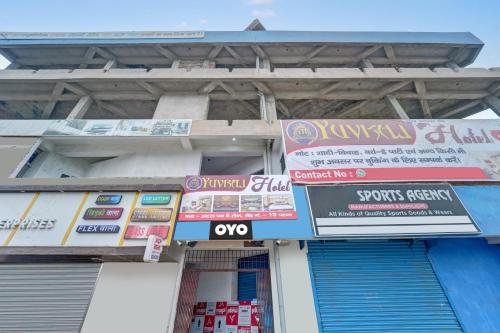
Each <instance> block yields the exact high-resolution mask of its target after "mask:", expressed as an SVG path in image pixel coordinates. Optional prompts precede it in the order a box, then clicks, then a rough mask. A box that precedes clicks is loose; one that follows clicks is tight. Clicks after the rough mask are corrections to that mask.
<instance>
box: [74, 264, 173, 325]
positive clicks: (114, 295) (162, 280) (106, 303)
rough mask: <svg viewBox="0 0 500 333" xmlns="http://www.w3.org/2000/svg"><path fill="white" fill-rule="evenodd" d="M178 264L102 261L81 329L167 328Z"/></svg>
mask: <svg viewBox="0 0 500 333" xmlns="http://www.w3.org/2000/svg"><path fill="white" fill-rule="evenodd" d="M179 267H180V265H179V264H177V263H157V264H146V263H104V264H103V266H102V269H101V272H100V274H99V278H98V280H97V285H96V288H95V291H94V295H93V297H92V300H91V302H90V306H89V309H88V312H87V316H86V317H85V321H84V323H83V327H82V331H81V332H82V333H96V332H120V333H137V332H148V333H165V332H167V330H168V326H169V320H170V311H171V309H172V304H173V303H174V297H175V292H174V291H175V285H176V281H177V275H178V274H179Z"/></svg>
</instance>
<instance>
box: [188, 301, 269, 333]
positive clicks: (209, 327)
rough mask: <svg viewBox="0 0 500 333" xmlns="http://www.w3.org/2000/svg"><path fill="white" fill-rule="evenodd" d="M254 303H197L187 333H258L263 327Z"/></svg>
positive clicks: (260, 308)
mask: <svg viewBox="0 0 500 333" xmlns="http://www.w3.org/2000/svg"><path fill="white" fill-rule="evenodd" d="M261 317H262V307H261V305H260V304H259V303H258V302H256V301H219V302H198V303H197V304H195V306H194V310H193V317H192V319H191V326H190V328H189V333H258V332H263V331H264V327H263V323H262V322H261V320H260V318H261Z"/></svg>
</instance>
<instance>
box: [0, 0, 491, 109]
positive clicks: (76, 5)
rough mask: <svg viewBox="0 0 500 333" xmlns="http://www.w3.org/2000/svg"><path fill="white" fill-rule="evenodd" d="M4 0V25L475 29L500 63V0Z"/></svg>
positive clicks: (483, 59) (483, 56) (484, 56)
mask: <svg viewBox="0 0 500 333" xmlns="http://www.w3.org/2000/svg"><path fill="white" fill-rule="evenodd" d="M0 1H1V5H0V31H123V30H125V31H141V30H146V31H148V30H154V31H157V30H166V31H171V30H243V29H244V28H245V27H246V26H247V25H248V24H249V23H250V22H251V21H252V20H253V19H254V18H258V19H259V20H261V22H262V23H263V24H264V26H265V27H266V28H267V30H320V31H321V30H326V31H469V32H472V33H473V34H475V35H476V36H477V37H479V38H480V39H481V40H482V41H483V42H484V44H485V46H484V48H483V50H482V51H481V53H480V55H479V57H478V58H477V60H476V61H475V63H474V64H473V65H471V66H470V67H500V19H499V13H500V1H497V0H467V1H465V0H411V1H409V0H309V1H302V0H182V1H179V0H140V1H138V0H16V1H7V0H0ZM6 64H8V63H7V62H6V61H5V60H4V59H0V68H4V67H5V66H6ZM492 114H493V113H492V112H491V114H490V116H492Z"/></svg>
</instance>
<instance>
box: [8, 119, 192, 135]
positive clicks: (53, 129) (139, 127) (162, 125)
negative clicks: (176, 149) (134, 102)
mask: <svg viewBox="0 0 500 333" xmlns="http://www.w3.org/2000/svg"><path fill="white" fill-rule="evenodd" d="M191 123H192V121H191V119H126V120H118V119H102V120H97V119H93V120H85V119H72V120H34V121H33V120H2V121H0V136H87V137H88V136H127V137H134V136H152V137H154V136H160V137H177V136H189V134H190V132H191Z"/></svg>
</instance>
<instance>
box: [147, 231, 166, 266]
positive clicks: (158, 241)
mask: <svg viewBox="0 0 500 333" xmlns="http://www.w3.org/2000/svg"><path fill="white" fill-rule="evenodd" d="M162 244H163V238H161V237H158V236H156V235H151V236H149V237H148V242H147V243H146V249H145V250H144V256H143V258H142V260H143V261H144V262H158V261H159V260H160V256H161V251H162V250H163V246H162Z"/></svg>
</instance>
